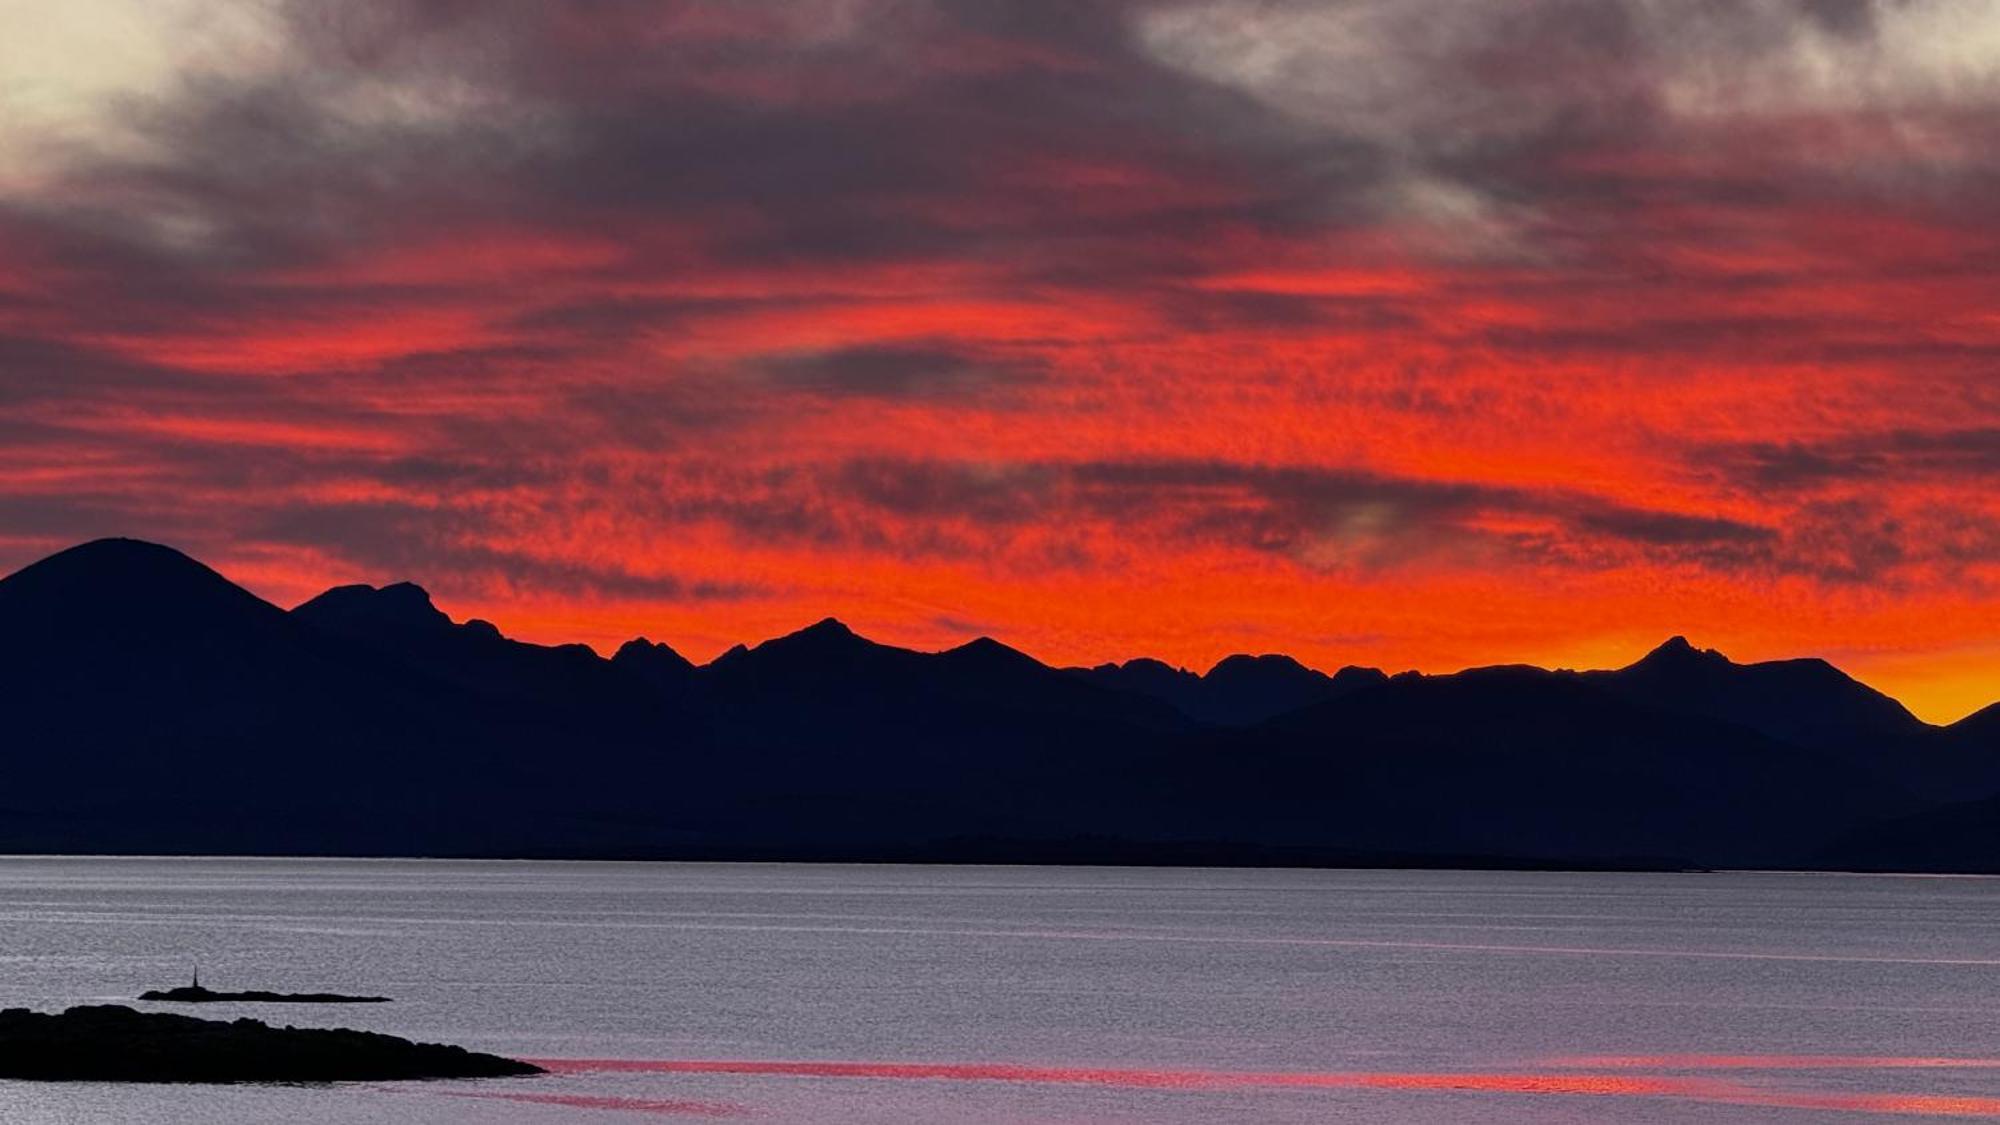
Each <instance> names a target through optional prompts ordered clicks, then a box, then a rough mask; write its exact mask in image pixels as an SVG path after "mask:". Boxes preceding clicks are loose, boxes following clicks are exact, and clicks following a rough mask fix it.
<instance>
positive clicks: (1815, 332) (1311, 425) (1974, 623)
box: [0, 0, 2000, 680]
mask: <svg viewBox="0 0 2000 1125" xmlns="http://www.w3.org/2000/svg"><path fill="white" fill-rule="evenodd" d="M43 7H44V6H41V5H37V6H34V7H33V8H32V9H30V8H27V7H23V6H22V5H19V4H15V5H12V6H4V4H0V74H5V75H7V76H8V80H10V81H11V82H12V86H11V87H9V88H8V89H7V90H5V93H6V95H7V97H8V104H9V105H10V107H15V108H16V110H17V112H14V113H12V114H10V115H9V117H8V121H7V123H6V124H5V125H0V157H4V159H0V562H6V563H9V564H12V563H18V562H24V561H26V560H27V558H28V557H30V556H31V555H32V554H33V553H34V552H35V551H38V550H41V549H45V548H49V547H54V546H58V545H60V544H61V542H62V541H64V540H67V539H70V538H75V537H81V536H84V535H88V534H110V533H119V532H129V533H138V534H145V535H150V536H153V537H156V538H166V539H169V540H170V541H175V542H177V543H180V544H182V545H184V546H187V547H189V548H191V549H194V550H196V551H197V553H200V554H203V555H205V556H209V557H214V558H216V559H217V561H221V562H224V563H233V564H236V565H239V566H242V567H244V568H246V571H245V572H246V573H247V574H249V575H251V576H252V577H254V578H256V579H257V580H258V581H260V582H263V583H265V584H267V587H268V588H269V589H271V590H274V591H277V590H282V591H287V592H293V593H297V594H299V595H301V596H303V595H305V594H309V593H311V592H313V591H314V589H315V588H317V587H318V586H320V585H323V584H324V583H325V581H328V580H333V579H336V578H368V579H371V580H388V579H392V578H404V577H408V578H415V579H418V580H422V581H425V582H427V583H429V584H431V585H433V586H436V587H438V588H440V589H441V590H444V589H456V590H457V591H459V596H460V597H461V598H463V599H466V600H467V604H471V605H474V606H476V609H477V611H478V612H480V613H481V614H482V615H485V616H489V617H493V618H495V619H496V620H500V621H501V622H502V624H503V625H504V624H507V623H508V618H509V609H510V607H513V610H514V613H515V614H516V615H518V616H521V618H522V619H523V620H527V621H529V622H532V623H533V625H532V628H533V629H537V630H541V631H542V632H541V633H539V634H537V635H540V636H542V637H543V638H544V639H564V637H565V634H563V633H562V632H561V630H562V629H564V628H567V627H572V626H573V627H575V628H578V629H582V630H584V631H585V632H586V633H588V634H589V635H590V636H592V637H609V636H614V635H615V634H616V633H618V632H621V631H623V630H621V629H618V628H616V627H615V626H616V625H617V623H618V620H622V617H623V616H629V615H632V614H639V615H642V616H644V617H645V619H646V620H647V621H648V622H649V624H648V626H647V627H648V628H649V629H653V628H655V627H657V628H658V629H659V630H660V631H662V633H663V635H669V636H672V635H674V632H673V630H675V629H679V630H683V631H685V633H687V634H689V635H693V636H695V637H699V638H709V639H714V640H716V641H718V643H719V642H721V641H722V640H724V639H727V640H731V641H733V640H735V639H741V638H742V637H744V636H752V635H755V629H756V628H757V626H758V625H759V624H770V625H772V626H773V627H782V626H783V625H785V624H789V623H795V622H797V621H801V620H813V619H816V618H817V617H819V616H823V615H824V614H826V613H829V612H837V613H842V614H843V615H852V616H856V618H857V620H858V621H867V620H872V621H874V622H876V623H877V626H878V629H879V630H881V631H884V632H885V635H889V636H892V637H893V636H898V635H900V636H903V637H904V638H905V639H909V640H924V639H929V638H930V637H931V634H930V633H929V632H926V630H932V631H934V630H935V629H937V628H939V627H940V626H938V624H937V623H939V622H945V621H953V620H960V621H962V620H977V621H981V622H985V623H988V628H987V629H986V630H985V631H991V632H995V633H999V634H1002V635H1007V636H1008V637H1009V639H1010V640H1013V639H1019V640H1021V641H1023V642H1024V643H1027V642H1032V647H1034V649H1035V651H1037V652H1038V653H1042V654H1045V655H1048V656H1049V657H1050V658H1052V659H1064V660H1068V659H1076V660H1079V661H1087V660H1089V659H1091V658H1093V657H1101V656H1110V655H1119V656H1124V655H1130V654H1131V653H1133V652H1146V651H1150V652H1154V653H1156V654H1158V655H1161V656H1165V657H1168V658H1170V659H1174V660H1177V661H1179V662H1182V663H1189V664H1203V663H1206V662H1208V661H1210V660H1212V659H1214V658H1215V657H1217V656H1220V655H1222V654H1223V652H1225V651H1227V649H1226V648H1223V647H1221V646H1224V645H1225V644H1227V643H1232V642H1234V643H1241V644H1243V645H1246V646H1248V645H1253V644H1254V645H1255V646H1256V647H1258V648H1259V649H1276V648H1285V647H1287V643H1286V638H1288V637H1292V638H1297V640H1298V643H1299V644H1300V645H1304V646H1311V645H1314V644H1322V643H1324V644H1331V643H1332V642H1331V641H1326V640H1325V639H1326V638H1336V637H1339V638H1365V640H1355V641H1354V642H1353V643H1355V644H1365V645H1367V646H1370V652H1369V653H1368V654H1367V655H1366V658H1367V659H1369V660H1371V661H1373V662H1378V663H1383V664H1388V665H1394V666H1410V665H1425V666H1442V665H1446V664H1452V663H1477V662H1482V661H1485V660H1491V659H1515V658H1543V659H1549V660H1554V661H1558V662H1563V661H1569V662H1575V661H1579V660H1582V659H1585V658H1586V657H1587V656H1589V655H1590V654H1592V653H1599V652H1607V651H1610V650H1612V649H1614V648H1616V649H1618V653H1619V655H1629V654H1628V653H1626V652H1625V651H1624V649H1623V648H1619V646H1621V645H1623V644H1625V642H1626V640H1627V639H1629V635H1630V634H1634V633H1639V632H1644V633H1647V634H1657V635H1665V634H1666V633H1668V632H1673V631H1681V630H1692V631H1700V632H1702V633H1703V634H1704V635H1707V636H1711V637H1714V638H1716V639H1717V642H1718V643H1729V642H1730V641H1731V639H1732V638H1735V639H1740V640H1741V642H1742V644H1744V645H1747V646H1749V647H1750V649H1751V650H1752V651H1753V652H1762V653H1765V654H1772V655H1775V654H1779V653H1780V652H1787V651H1798V650H1803V649H1810V648H1814V647H1819V646H1822V645H1824V646H1829V647H1831V646H1839V647H1844V648H1846V649H1849V650H1857V651H1858V650H1861V649H1865V648H1868V647H1869V646H1871V645H1874V646H1879V645H1881V644H1884V643H1889V642H1890V641H1891V640H1893V642H1894V643H1896V644H1898V645H1905V646H1915V647H1918V648H1921V647H1922V646H1926V645H1929V646H1937V647H1938V648H1939V651H1943V650H1944V649H1948V648H1949V649H1953V651H1957V650H1958V649H1962V648H1963V642H1964V638H1965V637H1966V636H1967V635H1969V634H1971V633H1976V632H1981V631H1982V630H1983V631H1984V633H1985V634H1991V633H1993V632H1994V631H1995V630H2000V618H1996V617H1995V614H1996V612H2000V611H1997V610H1995V609H1994V608H1993V606H1994V605H1996V604H2000V600H1996V599H1992V598H1990V597H1988V596H1987V594H1988V592H1990V591H1991V590H1994V589H1996V588H2000V573H1996V569H1995V568H1996V566H1997V565H2000V562H1996V559H1995V557H1994V556H1995V554H1996V553H2000V548H1996V546H1995V544H1994V543H1993V542H1992V538H1991V535H1990V534H1989V533H1988V532H1986V531H1985V530H1984V529H1986V528H1989V527H1991V526H1995V525H1996V524H2000V513H1996V512H1995V510H1994V508H1993V501H1992V499H1991V495H1992V487H1991V485H1992V476H1993V460H1992V457H1991V456H1990V451H1991V450H1992V448H1993V433H1994V431H1995V430H1996V428H2000V382H1996V380H1994V378H1993V372H1994V360H1995V358H1996V356H2000V320H1996V318H1995V316H1994V313H1993V301H1992V294H1993V293H1994V292H1995V287H1996V284H2000V279H1997V278H1996V276H1995V272H1996V267H1995V263H1996V262H2000V213H1996V212H1995V210H1994V208H1993V207H1992V205H1991V200H1992V199H1993V198H1994V197H1995V193H1996V192H2000V164H1996V162H1995V161H1994V159H1993V155H1992V154H1993V152H1994V151H1996V150H1995V148H1994V146H1993V144H1992V143H1991V142H1992V139H1993V132H1994V122H1995V120H1996V117H2000V90H1996V88H1995V60H1996V58H2000V51H1997V50H1996V47H1995V40H1994V38H1993V35H1994V30H1995V26H1996V17H1995V16H1994V14H1993V8H1992V5H1990V4H1985V3H1973V2H1969V0H1744V2H1742V3H1731V4H1723V3H1707V2H1692V3H1677V2H1674V3H1670V2H1667V0H1523V2H1521V3H1509V4H1485V3H1477V2H1474V0H1394V2H1391V0H1338V2H1334V0H1329V2H1312V3H1307V2H1304V0H1297V2H1294V0H1255V2H1252V0H1111V2H1109V3H1101V4H1034V5H1019V4H1014V5H1007V4H997V5H996V4H991V3H975V2H972V0H814V2H811V3H800V4H776V3H773V4H758V3H737V2H725V0H671V2H667V3H657V2H652V0H643V2H642V0H603V2H601V3H593V4H588V5H561V4H546V3H541V2H538V0H496V2H493V3H484V4H468V3H463V2H460V0H361V2H356V3H346V4H340V5H333V6H329V5H324V4H306V3H298V2H291V0H224V2H222V3H212V4H201V5H192V4H187V3H182V2H180V0H162V2H161V3H158V4H145V5H138V4H130V3H126V2H124V0H100V2H99V3H95V4H88V5H83V6H82V7H77V8H75V10H74V11H71V9H70V8H64V9H63V10H62V11H60V12H57V11H55V10H53V9H50V10H48V11H44V10H43ZM50 60H57V61H60V62H61V63H62V65H61V66H56V65H54V64H53V63H52V62H51V61H50ZM329 570H331V571H338V572H339V573H337V574H329V573H326V571H329ZM542 587H546V588H547V589H549V590H554V591H560V592H559V593H552V594H547V595H537V594H536V593H535V592H534V591H535V590H536V589H538V588H542ZM260 588H266V587H260ZM1883 591H1889V592H1892V593H1893V595H1894V596H1893V598H1889V597H1886V596H1883V595H1882V592H1883ZM739 593H740V594H741V596H740V597H739V596H737V595H738V594H739ZM1163 607H1166V608H1163ZM1669 618H1671V619H1669ZM1689 618H1697V619H1692V620H1691V619H1689ZM898 630H902V631H903V632H901V633H900V634H899V633H898ZM936 639H942V640H952V639H957V638H936ZM1644 639H1646V640H1652V639H1656V636H1647V637H1645V638H1644ZM1114 642H1115V644H1114ZM1635 643H1636V642H1635ZM1954 646H1956V648H1954ZM697 647H699V646H697ZM1362 655H1363V654H1358V653H1331V652H1329V653H1327V654H1326V658H1327V660H1328V662H1345V661H1346V660H1348V659H1353V658H1361V656H1362ZM1899 667H1902V668H1904V669H1906V670H1907V669H1908V668H1910V667H1914V664H1910V663H1905V664H1902V665H1899ZM1962 672H1963V670H1962V669H1960V670H1959V672H1957V673H1954V674H1955V675H1960V677H1961V680H1962V678H1963V675H1962ZM1904 674H1909V673H1907V671H1906V672H1905V673H1904Z"/></svg>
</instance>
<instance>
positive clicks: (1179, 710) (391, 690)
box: [0, 540, 2000, 870]
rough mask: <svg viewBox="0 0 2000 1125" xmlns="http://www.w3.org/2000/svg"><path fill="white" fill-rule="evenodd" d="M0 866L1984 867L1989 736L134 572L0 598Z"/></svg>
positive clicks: (86, 550)
mask: <svg viewBox="0 0 2000 1125" xmlns="http://www.w3.org/2000/svg"><path fill="white" fill-rule="evenodd" d="M0 706H4V707H5V709H6V712H7V714H8V716H9V727H8V730H9V736H10V737H9V739H8V755H7V767H8V777H9V785H8V791H7V793H6V794H5V795H4V796H0V849H5V850H11V851H32V852H47V851H64V852H137V853H213V852H242V853H257V854H292V853H297V854H364V855H398V854H404V855H407V854H436V855H488V856H532V855H542V856H622V857H683V858H770V859H906V860H982V861H988V860H990V861H1014V862H1145V863H1187V862H1193V863H1333V864H1454V865H1468V864H1470V865H1532V866H1543V865H1557V866H1616V867H1682V866H1745V865H1754V866H1826V865H1840V866H1859V867H1877V868H1881V867H1889V866H1895V865H1897V864H1899V863H1921V864H1923V865H1925V866H1926V867H1929V868H1932V869H1938V870H1996V869H2000V828H1996V822H1995V820H1994V818H1995V817H2000V796H1996V794H2000V770H1996V769H1995V768H1994V766H1993V763H1994V761H1995V760H1996V759H2000V708H1997V709H1990V710H1989V711H1988V712H1983V713H1981V714H1979V715H1975V716H1972V717H1971V718H1968V719H1967V720H1965V721H1963V722H1961V723H1958V724H1955V725H1954V726H1952V727H1950V728H1935V727H1931V726H1928V725H1926V724H1924V723H1921V722H1919V721H1918V720H1916V719H1915V718H1914V717H1912V716H1910V715H1909V713H1908V712H1907V711H1905V710H1904V709H1903V708H1902V707H1901V706H1900V705H1898V704H1896V703H1895V702H1894V701H1893V700H1890V699H1888V698H1887V697H1886V696H1882V695H1880V694H1879V693H1877V692H1874V691H1873V690H1872V689H1869V688H1867V687H1865V686H1864V685H1861V684H1859V683H1857V682H1855V681H1854V680H1852V679H1850V678H1848V677H1847V676H1845V675H1844V674H1843V673H1841V672H1839V671H1838V670H1837V669H1835V668H1834V667H1832V666H1831V665H1829V664H1826V663H1824V662H1821V661H1812V660H1800V661H1775V662H1769V663H1762V664H1736V663H1734V662H1732V661H1730V660H1728V659H1727V658H1726V657H1723V656H1722V655H1720V654H1718V653H1713V652H1704V651H1700V650H1697V649H1696V648H1694V646H1692V645H1690V644H1688V643H1687V642H1686V641H1685V640H1682V639H1680V638H1675V639H1674V640H1672V641H1669V642H1668V643H1667V644H1665V645H1663V646H1662V647H1661V648H1659V649H1658V650H1656V651H1654V652H1653V653H1651V654H1649V655H1648V656H1646V657H1645V658H1644V659H1642V660H1640V661H1638V662H1637V663H1635V664H1633V665H1631V666H1629V667H1626V668H1622V669H1617V670H1613V671H1606V672H1580V673H1578V672H1563V671H1545V670H1542V669H1537V668H1529V667H1499V668H1484V669H1473V670H1469V671H1466V672H1461V673H1457V674H1453V675H1437V676H1431V675H1418V674H1415V673H1405V674H1402V675H1398V676H1394V677H1390V676H1385V675H1384V674H1383V673H1381V672H1379V671H1376V670H1373V669H1358V668H1347V669H1342V670H1341V671H1340V672H1338V673H1337V674H1334V675H1331V676H1329V675H1326V674H1324V673H1321V672H1318V671H1315V670H1313V669H1310V668H1307V667H1305V666H1303V665H1301V664H1299V663H1298V662H1297V661H1295V660H1292V659H1291V658H1289V657H1283V656H1238V657H1231V658H1228V659H1226V660H1223V661H1221V662H1219V663H1218V664H1217V665H1216V666H1215V667H1214V668H1212V669H1210V670H1209V671H1208V672H1207V673H1206V674H1204V675H1195V674H1194V673H1191V672H1186V671H1182V670H1179V669H1175V668H1173V667H1171V666H1169V665H1166V664H1164V663H1161V662H1159V661H1153V660H1143V659H1141V660H1132V661H1127V662H1124V663H1122V664H1109V665H1102V666H1099V667H1097V668H1090V669H1058V668H1052V667H1049V666H1047V665H1045V664H1043V663H1041V662H1040V661H1037V660H1035V659H1034V658H1032V657H1031V656H1029V655H1027V654H1026V653H1023V652H1020V651H1019V650H1016V649H1013V648H1010V647H1008V646H1007V645H1005V644H1002V643H1000V642H999V641H996V640H994V639H992V638H987V637H981V638H978V639H975V640H973V641H970V642H967V643H966V644H963V645H960V646H957V647H955V648H950V649H946V650H944V651H942V652H918V651H914V650H910V649H905V648H899V647H895V646H892V645H884V644H879V643H877V642H874V641H871V640H869V639H867V638H865V637H863V636H860V635H859V634H857V633H855V632H854V631H853V630H852V629H850V628H848V627H847V626H846V625H844V624H842V623H841V622H839V621H836V620H833V619H830V618H829V619H827V620H824V621H821V622H819V623H817V624H814V625H811V626H808V627H806V628H803V629H800V630H798V631H797V632H794V633H790V634H787V635H785V636H781V637H777V638H774V639H772V640H768V641H765V642H763V643H761V644H757V645H755V646H738V647H736V648H733V649H731V650H730V651H728V652H726V653H724V654H723V655H722V656H720V657H718V658H716V659H715V660H713V661H711V662H710V663H708V664H706V665H696V664H694V663H692V662H690V661H688V660H687V659H685V658H684V657H682V656H681V655H680V654H679V653H677V652H675V651H674V650H673V649H672V648H671V647H669V646H667V645H664V644H661V643H658V642H655V641H651V640H647V639H644V638H636V639H634V640H632V641H630V642H627V643H626V644H625V645H623V646H622V647H621V648H619V649H618V651H617V653H616V654H615V655H614V656H613V657H611V658H609V659H606V658H604V657H601V656H599V655H598V654H597V653H596V652H594V651H592V650H590V649H588V648H586V647H584V646H581V645H561V646H545V645H535V644H528V643H525V642H521V641H516V640H513V639H510V638H508V637H506V636H505V635H503V634H502V633H501V632H500V630H499V629H497V628H495V627H494V626H492V625H491V624H488V623H485V622H479V621H466V622H457V621H454V620H453V619H452V618H451V617H450V616H448V615H447V614H446V613H444V612H443V611H441V610H440V609H438V607H437V606H436V605H435V604H433V602H432V599H431V598H430V596H429V595H428V594H427V593H426V592H425V591H424V590H423V589H422V588H421V587H418V586H416V585H413V584H410V583H396V584H392V585H388V586H383V587H379V588H378V587H372V586H341V587H336V588H334V589H331V590H328V591H327V592H326V593H324V594H322V595H320V596H318V597H316V598H313V599H311V600H309V601H307V602H305V603H304V604H302V605H300V606H298V607H297V608H296V609H294V610H292V611H290V612H287V611H285V610H282V609H280V608H278V607H276V606H273V605H271V604H269V603H267V602H265V601H263V600H261V599H259V598H257V597H255V596H254V595H252V594H250V593H248V592H247V591H245V590H243V589H242V588H240V587H238V586H236V585H234V584H232V583H231V582H229V581H228V580H227V579H225V578H224V577H222V576H221V575H220V574H217V573H216V572H215V571H213V570H211V569H209V568H208V567H206V566H203V565H202V564H200V563H198V562H196V561H195V560H193V559H190V558H188V557H187V556H185V555H183V554H180V553H179V552H176V551H173V550H171V549H169V548H166V547H161V546H157V545H153V544H147V543H140V542H136V541H132V540H102V541H98V542H94V543H88V544H84V545H82V546H79V547H76V548H72V549H70V550H68V551H64V552H61V553H59V554H56V555H53V556H51V557H49V558H47V559H44V560H42V561H41V562H38V563H35V564H33V565H31V566H28V567H26V568H24V569H22V570H21V571H19V572H17V573H15V574H14V575H11V576H9V577H7V578H5V579H0Z"/></svg>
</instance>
